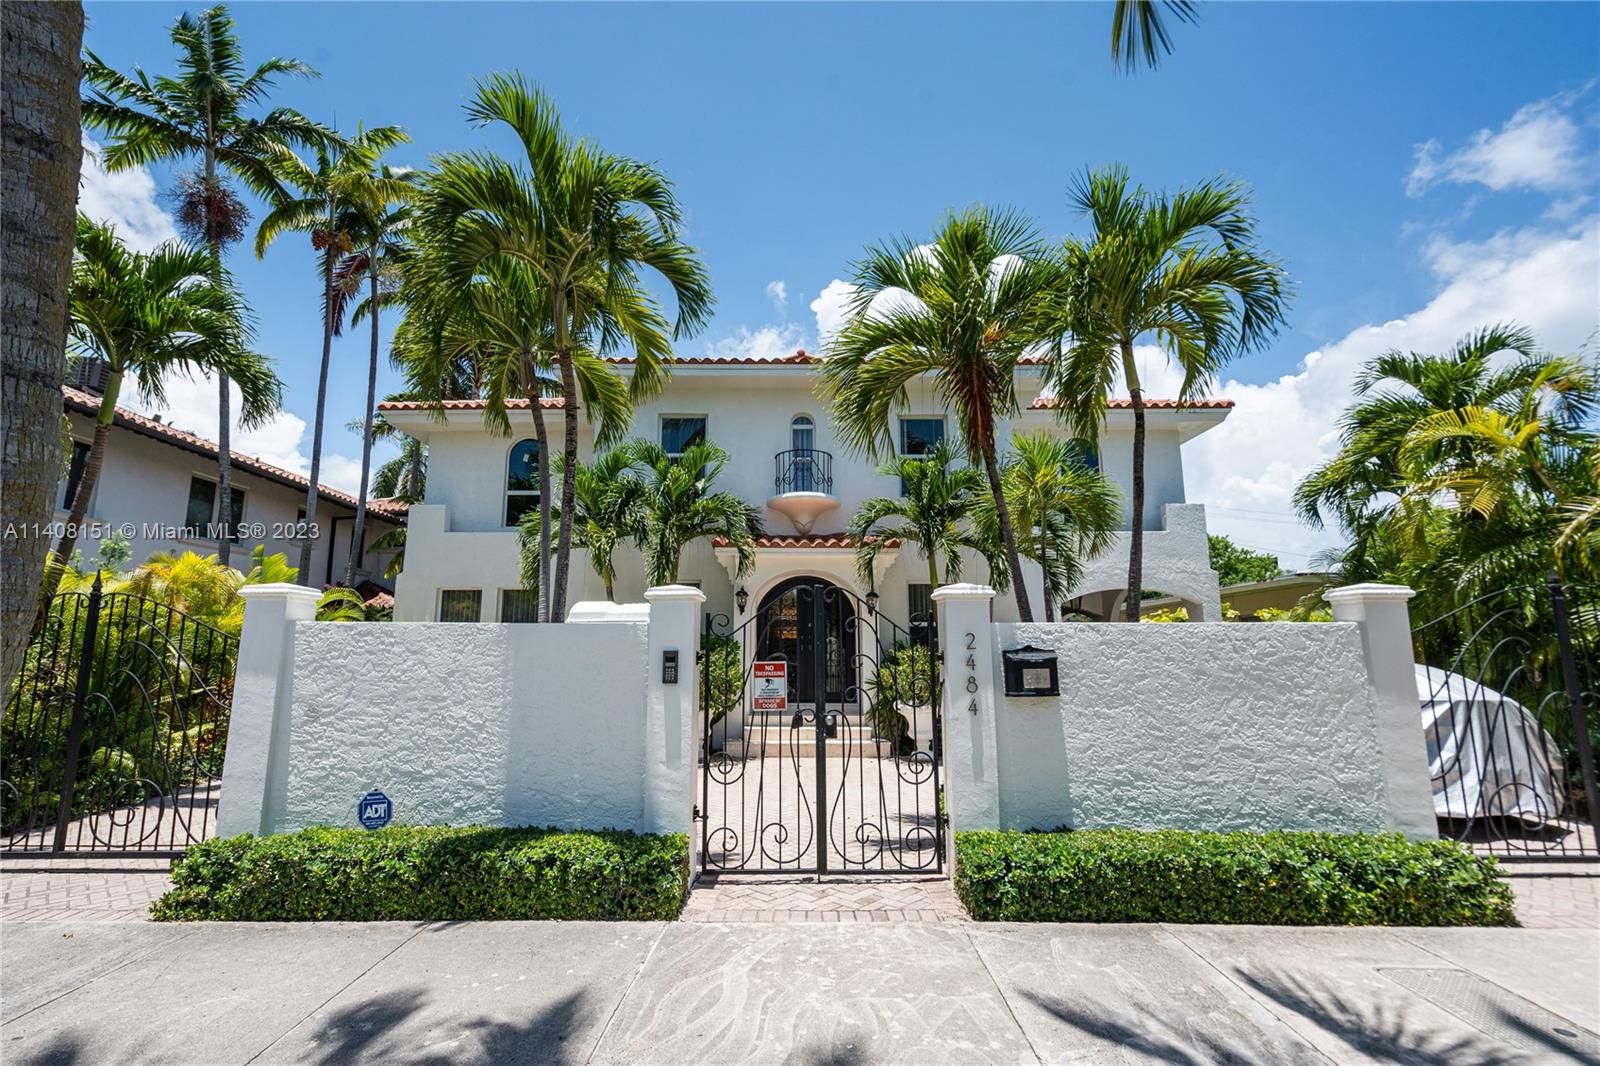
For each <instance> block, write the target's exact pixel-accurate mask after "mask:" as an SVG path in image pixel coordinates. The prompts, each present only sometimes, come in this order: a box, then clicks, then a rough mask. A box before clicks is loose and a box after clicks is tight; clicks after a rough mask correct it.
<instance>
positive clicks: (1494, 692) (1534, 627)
mask: <svg viewBox="0 0 1600 1066" xmlns="http://www.w3.org/2000/svg"><path fill="white" fill-rule="evenodd" d="M1412 642H1413V644H1414V645H1415V650H1416V662H1417V663H1418V664H1419V665H1418V667H1417V673H1418V677H1417V681H1418V685H1417V688H1418V694H1419V695H1420V696H1421V697H1422V698H1423V700H1424V711H1425V715H1426V725H1425V730H1426V736H1427V743H1428V761H1429V765H1430V767H1431V771H1432V775H1433V793H1434V809H1435V811H1436V813H1437V814H1438V815H1439V825H1440V831H1441V833H1443V834H1445V835H1448V836H1451V837H1454V838H1456V839H1458V840H1462V841H1465V842H1468V843H1470V844H1472V845H1473V846H1474V847H1477V848H1479V849H1481V850H1484V851H1487V852H1489V853H1491V854H1494V855H1497V856H1499V857H1501V858H1505V859H1555V860H1575V859H1590V860H1600V847H1597V845H1596V840H1595V826H1596V820H1597V819H1600V795H1597V790H1596V787H1595V764H1594V749H1595V746H1596V740H1597V736H1596V727H1597V726H1600V587H1597V586H1593V585H1587V586H1585V585H1573V586H1565V587H1563V585H1562V584H1561V583H1560V582H1559V581H1557V580H1556V579H1555V578H1554V576H1552V578H1551V580H1550V581H1549V582H1548V583H1547V584H1545V585H1542V586H1540V585H1531V586H1524V587H1519V588H1508V589H1502V590H1500V591H1498V592H1494V593H1490V594H1489V595H1486V596H1481V597H1479V598H1477V599H1475V600H1472V601H1471V602H1469V603H1467V604H1464V605H1463V606H1461V607H1459V608H1457V609H1456V610H1453V611H1450V612H1449V613H1447V614H1444V615H1442V616H1441V617H1439V618H1436V619H1434V620H1433V621H1431V622H1427V623H1425V624H1423V625H1420V626H1418V627H1416V628H1415V629H1414V630H1413V631H1412ZM1424 664H1425V665H1424Z"/></svg>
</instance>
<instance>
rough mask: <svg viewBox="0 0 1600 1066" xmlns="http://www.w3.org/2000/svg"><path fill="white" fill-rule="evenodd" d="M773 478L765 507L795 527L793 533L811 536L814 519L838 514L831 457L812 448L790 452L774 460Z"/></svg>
mask: <svg viewBox="0 0 1600 1066" xmlns="http://www.w3.org/2000/svg"><path fill="white" fill-rule="evenodd" d="M773 465H774V467H775V469H776V474H775V476H774V477H773V479H772V491H773V496H772V499H770V500H768V501H767V506H768V507H770V508H772V509H773V510H774V511H777V512H778V513H779V514H781V515H783V516H784V517H785V518H787V519H788V520H789V521H791V522H793V523H794V528H795V532H797V533H810V532H811V527H812V526H814V525H816V522H817V519H819V518H821V517H822V516H823V515H825V514H827V513H828V512H830V511H834V510H837V509H838V507H839V501H838V500H837V499H835V498H834V495H833V455H832V454H831V453H829V452H822V451H817V450H816V449H815V448H791V449H789V450H788V451H786V452H779V453H778V454H777V455H776V456H774V457H773Z"/></svg>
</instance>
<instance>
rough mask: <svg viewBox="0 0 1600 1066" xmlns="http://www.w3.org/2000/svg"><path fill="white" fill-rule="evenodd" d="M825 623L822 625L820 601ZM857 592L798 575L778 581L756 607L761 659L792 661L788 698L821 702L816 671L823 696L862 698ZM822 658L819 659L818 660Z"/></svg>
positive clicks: (838, 701)
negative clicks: (858, 668) (854, 594)
mask: <svg viewBox="0 0 1600 1066" xmlns="http://www.w3.org/2000/svg"><path fill="white" fill-rule="evenodd" d="M819 599H820V600H821V605H820V606H821V612H822V622H821V626H820V628H819V626H818V617H817V612H818V602H817V601H818V600H819ZM852 600H853V597H852V596H850V595H849V594H847V593H846V592H844V591H843V590H842V589H840V588H839V586H837V585H835V584H833V583H832V582H830V581H828V580H827V579H826V578H822V577H814V576H808V577H794V578H790V579H789V580H787V581H783V582H780V583H779V584H777V585H774V586H773V587H772V589H771V590H770V591H769V592H768V593H767V594H766V595H765V596H763V597H762V598H761V604H760V606H759V607H757V608H756V614H755V621H756V632H755V638H756V648H755V657H756V658H757V659H763V660H766V659H782V660H785V661H786V662H788V663H790V664H791V665H790V668H789V699H790V701H791V702H792V703H795V704H800V705H812V704H815V703H816V702H817V684H818V674H819V672H820V674H821V677H822V684H823V699H824V701H825V702H827V703H829V704H834V705H841V704H843V703H844V702H845V701H846V700H847V699H848V700H849V701H850V702H851V703H855V702H856V701H857V700H858V699H859V695H858V691H859V690H858V686H857V684H856V655H855V641H856V624H855V605H854V603H852ZM819 659H820V662H819Z"/></svg>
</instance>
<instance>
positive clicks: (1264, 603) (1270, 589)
mask: <svg viewBox="0 0 1600 1066" xmlns="http://www.w3.org/2000/svg"><path fill="white" fill-rule="evenodd" d="M1333 584H1334V578H1333V575H1332V574H1329V573H1327V572H1325V571H1317V570H1307V571H1302V572H1300V573H1296V574H1280V575H1279V576H1277V577H1274V578H1270V579H1269V580H1266V581H1241V582H1240V583H1239V584H1237V585H1224V586H1222V602H1223V603H1224V604H1226V605H1227V608H1228V609H1229V610H1230V611H1236V612H1238V615H1239V620H1240V621H1241V622H1254V621H1256V617H1255V613H1256V612H1257V611H1261V610H1275V611H1291V610H1293V609H1294V608H1295V607H1297V606H1299V604H1300V601H1301V600H1302V599H1304V598H1305V597H1306V596H1309V595H1311V594H1312V593H1314V592H1321V591H1322V590H1323V589H1325V588H1329V587H1331V586H1332V585H1333ZM1182 606H1183V601H1182V600H1180V599H1178V598H1177V597H1176V596H1160V597H1155V596H1152V597H1151V598H1150V599H1148V600H1145V601H1144V602H1143V603H1141V604H1140V605H1139V611H1140V613H1141V614H1154V613H1155V612H1157V611H1169V610H1171V609H1173V608H1174V607H1182Z"/></svg>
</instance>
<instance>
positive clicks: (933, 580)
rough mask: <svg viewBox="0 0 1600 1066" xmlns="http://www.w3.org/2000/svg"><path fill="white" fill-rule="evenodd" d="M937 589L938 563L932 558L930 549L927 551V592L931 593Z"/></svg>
mask: <svg viewBox="0 0 1600 1066" xmlns="http://www.w3.org/2000/svg"><path fill="white" fill-rule="evenodd" d="M938 587H939V561H938V560H937V559H935V558H934V555H933V551H932V549H929V551H928V591H929V592H932V591H933V590H934V589H936V588H938Z"/></svg>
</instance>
